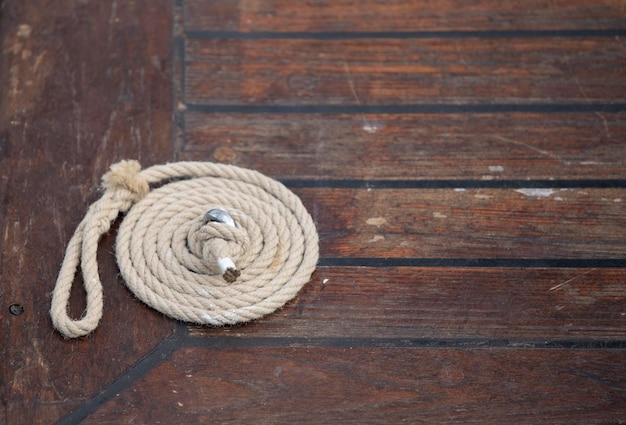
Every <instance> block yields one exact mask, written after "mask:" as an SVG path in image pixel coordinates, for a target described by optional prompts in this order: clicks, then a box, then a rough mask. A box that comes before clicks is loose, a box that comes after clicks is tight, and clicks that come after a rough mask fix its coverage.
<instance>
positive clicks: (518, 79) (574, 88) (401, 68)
mask: <svg viewBox="0 0 626 425" xmlns="http://www.w3.org/2000/svg"><path fill="white" fill-rule="evenodd" d="M625 52H626V44H624V41H623V40H622V39H619V38H617V39H616V38H613V37H603V38H582V39H581V38H576V37H575V38H531V39H515V38H509V39H476V38H471V37H469V38H451V39H447V38H445V39H439V38H435V39H421V40H419V42H416V40H412V39H408V40H407V39H383V40H378V39H367V40H360V39H359V40H296V39H290V40H274V39H270V40H265V39H259V40H189V41H188V42H187V44H186V49H185V55H186V58H187V69H186V74H185V75H186V78H185V90H186V91H185V96H186V99H187V102H189V103H192V104H198V103H200V104H202V103H210V104H267V105H273V104H287V105H294V104H297V105H307V104H331V105H370V104H384V105H390V104H411V103H454V104H472V103H528V102H534V103H548V102H549V103H563V102H574V103H588V102H603V101H610V102H617V103H619V102H624V100H625V96H624V93H625V92H626V78H624V77H626V70H625V68H624V66H623V65H624V62H625V59H624V54H625ZM590 64H593V66H590ZM607 81H611V84H607V83H606V82H607Z"/></svg>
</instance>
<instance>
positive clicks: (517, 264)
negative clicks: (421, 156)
mask: <svg viewBox="0 0 626 425" xmlns="http://www.w3.org/2000/svg"><path fill="white" fill-rule="evenodd" d="M317 265H318V266H319V267H373V268H391V267H437V268H439V267H441V268H446V267H447V268H573V269H583V268H625V267H626V259H624V258H372V257H367V258H344V257H342V258H339V257H322V258H320V259H319V261H318V263H317Z"/></svg>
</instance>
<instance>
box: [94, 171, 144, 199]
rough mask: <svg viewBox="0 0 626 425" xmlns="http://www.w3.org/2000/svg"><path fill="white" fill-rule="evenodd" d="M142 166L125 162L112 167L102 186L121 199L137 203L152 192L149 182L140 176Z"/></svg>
mask: <svg viewBox="0 0 626 425" xmlns="http://www.w3.org/2000/svg"><path fill="white" fill-rule="evenodd" d="M140 172H141V165H140V164H139V162H138V161H135V160H123V161H120V162H118V163H117V164H113V165H111V170H110V171H109V172H107V173H106V174H105V175H104V176H103V177H102V186H103V187H104V189H105V190H106V191H110V192H113V194H114V195H113V196H115V195H117V196H118V197H119V198H121V199H125V200H128V201H130V202H131V203H133V204H134V203H136V202H138V201H139V200H140V199H142V198H143V197H144V196H146V194H147V193H148V192H149V191H150V187H149V186H148V181H147V180H146V179H145V178H144V177H143V176H142V175H141V174H140Z"/></svg>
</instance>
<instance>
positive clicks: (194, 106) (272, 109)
mask: <svg viewBox="0 0 626 425" xmlns="http://www.w3.org/2000/svg"><path fill="white" fill-rule="evenodd" d="M185 108H186V111H187V112H200V113H205V114H216V113H220V114H226V113H228V114H388V115H397V114H453V113H473V114H486V113H515V112H517V113H543V114H550V113H589V112H592V113H596V112H600V113H620V112H623V111H626V103H471V104H453V103H420V104H393V105H324V104H317V105H298V104H294V105H267V104H259V105H248V104H246V105H242V104H232V105H231V104H209V103H187V104H186V105H185Z"/></svg>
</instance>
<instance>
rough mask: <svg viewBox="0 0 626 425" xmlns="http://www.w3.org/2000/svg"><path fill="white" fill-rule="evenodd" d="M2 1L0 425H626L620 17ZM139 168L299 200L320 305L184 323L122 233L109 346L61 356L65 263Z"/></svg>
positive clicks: (393, 7)
mask: <svg viewBox="0 0 626 425" xmlns="http://www.w3.org/2000/svg"><path fill="white" fill-rule="evenodd" d="M0 4H1V5H2V6H1V15H0V31H1V37H2V52H1V57H0V177H1V179H0V208H1V213H0V230H1V235H2V238H3V241H2V245H1V251H0V307H1V308H0V320H1V323H2V327H1V328H0V329H1V332H0V339H1V347H2V348H1V350H2V352H1V355H2V361H1V362H0V396H1V403H0V424H7V425H14V424H49V423H59V424H77V423H85V424H121V423H135V424H137V423H140V424H156V423H162V424H199V423H264V424H283V423H284V424H288V423H289V424H291V423H311V424H318V423H319V424H328V423H354V424H374V423H381V424H383V423H385V424H392V423H394V424H395V423H436V424H445V423H463V424H466V423H480V424H502V423H511V424H536V423H546V424H547V423H549V424H572V423H578V424H583V423H584V424H619V423H625V422H626V213H625V212H624V205H625V203H626V42H625V41H624V40H625V39H626V4H625V3H624V2H623V1H616V0H597V1H592V2H589V1H586V2H585V1H578V0H576V1H574V0H568V1H565V0H553V1H543V0H542V1H539V0H523V1H522V0H510V1H506V2H505V1H495V0H486V1H480V2H467V1H460V0H445V1H426V0H414V1H411V0H405V1H400V0H393V1H392V0H389V1H377V0H363V1H359V2H355V1H349V0H341V1H339V0H337V1H306V2H305V1H299V0H298V1H293V0H232V1H229V0H216V1H204V0H175V1H173V2H172V1H170V0H135V1H132V2H126V1H111V2H109V1H99V2H96V1H61V0H57V1H50V2H36V1H33V0H4V1H2V2H0ZM124 158H136V159H138V160H140V161H141V163H142V165H144V166H149V165H152V164H158V163H164V162H168V161H174V160H199V161H217V162H223V163H230V164H235V165H238V166H242V167H247V168H253V169H256V170H259V171H261V172H263V173H265V174H266V175H268V176H271V177H273V178H276V179H279V180H281V181H283V182H284V183H285V184H286V185H287V186H288V187H290V188H291V189H292V190H293V191H294V192H295V193H296V194H298V195H299V196H300V197H301V199H302V200H303V202H304V204H305V206H306V207H307V209H308V210H309V211H310V213H311V214H312V216H313V218H314V220H315V222H316V225H317V226H318V231H319V234H320V254H321V259H320V262H319V267H318V269H317V271H316V272H315V273H314V275H313V276H312V279H311V282H310V283H309V284H308V285H307V286H305V288H304V289H303V291H302V292H301V293H300V294H299V296H298V297H297V298H296V299H295V300H294V301H293V302H291V303H289V304H288V305H287V306H286V307H285V308H284V309H282V310H280V311H279V312H277V313H275V314H273V315H270V316H268V317H266V318H264V319H262V320H259V321H257V322H255V323H251V324H247V325H243V326H237V327H228V328H209V327H200V326H187V325H185V324H182V323H177V322H175V321H173V320H171V319H168V318H166V317H163V316H162V315H161V314H159V313H157V312H155V311H153V310H151V309H149V308H147V307H145V306H144V305H143V304H141V303H140V302H139V301H137V300H135V299H134V297H133V295H132V294H131V293H130V292H129V291H128V290H127V289H126V288H125V286H124V284H123V282H122V281H121V279H120V278H119V276H118V270H117V268H116V264H115V258H114V255H113V246H114V241H115V236H116V232H115V230H114V231H113V232H111V234H109V235H106V236H105V237H104V238H103V240H102V243H101V251H100V255H99V259H100V272H101V276H102V280H103V283H104V286H105V288H104V290H105V309H104V317H103V319H102V321H101V324H100V327H99V328H98V329H97V330H96V332H95V333H94V334H92V335H91V336H89V337H88V338H83V339H79V340H65V339H63V338H62V337H61V336H60V335H59V334H58V333H57V332H55V331H54V330H53V328H52V324H51V321H50V318H49V316H48V309H49V306H50V294H51V292H52V289H53V286H54V282H55V280H56V276H57V273H58V270H59V266H60V263H61V260H62V258H63V254H64V249H65V246H66V244H67V242H68V240H69V238H70V236H71V234H72V233H73V231H74V228H75V227H76V225H77V224H78V223H79V221H80V220H81V218H82V216H83V215H84V213H85V211H86V209H87V207H88V206H89V204H90V203H92V202H93V201H94V200H96V199H97V198H98V197H99V192H98V190H97V186H98V184H99V181H100V177H101V176H102V174H103V173H104V172H105V171H106V170H107V169H108V167H109V165H110V164H112V163H114V162H116V161H118V160H120V159H124ZM80 283H81V282H80V279H77V281H76V284H75V291H74V292H73V296H72V301H71V311H72V313H73V314H74V315H75V316H76V317H78V316H80V314H81V311H82V310H83V309H84V306H85V305H84V300H83V298H84V290H83V289H82V288H81V285H80Z"/></svg>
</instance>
